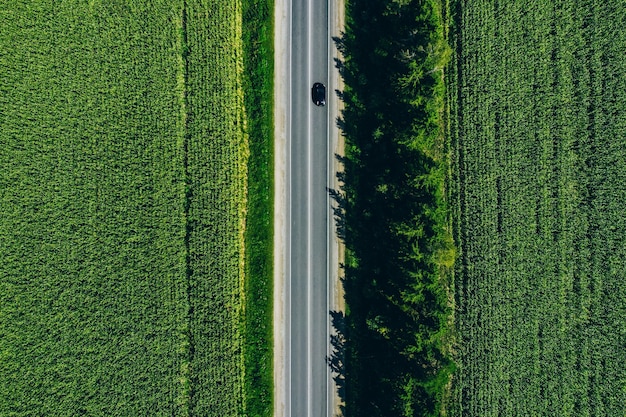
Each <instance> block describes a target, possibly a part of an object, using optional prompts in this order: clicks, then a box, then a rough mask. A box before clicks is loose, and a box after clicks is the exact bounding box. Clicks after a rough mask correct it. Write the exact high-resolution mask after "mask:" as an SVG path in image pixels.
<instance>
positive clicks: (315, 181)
mask: <svg viewBox="0 0 626 417" xmlns="http://www.w3.org/2000/svg"><path fill="white" fill-rule="evenodd" d="M330 1H332V0H292V1H291V2H290V13H289V14H290V34H291V37H290V48H289V51H290V52H289V55H290V59H289V71H288V72H289V80H285V81H288V82H289V85H290V88H289V90H290V93H289V96H290V97H289V102H290V105H289V106H288V117H287V184H286V188H287V206H288V216H287V254H286V258H287V266H286V275H287V276H286V286H287V327H288V328H287V329H286V338H287V344H288V346H287V352H286V354H287V355H286V356H287V358H286V364H287V370H286V373H287V378H286V379H287V380H286V383H287V387H286V388H287V389H286V391H287V399H286V404H285V406H286V410H285V415H286V416H292V417H296V416H297V417H322V416H323V417H327V416H332V415H334V413H333V411H334V410H333V398H332V397H333V396H332V392H333V391H332V381H331V379H330V374H329V369H328V366H327V365H326V357H327V354H328V342H329V330H330V329H329V314H328V312H329V309H330V307H329V273H330V274H332V272H331V271H332V270H334V269H336V268H334V266H332V265H331V262H330V261H329V259H332V256H329V250H330V249H331V246H332V243H331V242H330V241H331V240H332V235H331V234H332V233H333V230H334V228H333V227H332V225H331V223H330V221H332V216H331V214H330V199H329V196H328V192H327V187H328V186H329V185H330V184H332V181H331V179H332V173H331V172H330V171H331V170H332V169H331V166H332V161H331V159H332V157H333V153H332V151H331V152H329V149H333V147H332V144H331V143H329V142H330V136H331V135H329V130H330V128H331V125H330V123H333V122H332V120H329V118H330V117H332V112H331V111H332V109H333V106H334V102H333V99H334V92H333V89H334V87H333V86H332V85H330V84H329V81H332V80H331V79H330V78H329V66H330V65H329V64H330V63H329V55H330V51H331V45H330V43H329V42H330V37H329V2H330ZM288 3H289V2H288ZM314 82H322V83H324V84H325V85H326V87H327V102H328V105H327V106H325V107H317V106H315V105H314V104H313V102H312V100H311V86H312V85H313V83H314Z"/></svg>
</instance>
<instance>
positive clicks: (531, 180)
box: [447, 0, 626, 417]
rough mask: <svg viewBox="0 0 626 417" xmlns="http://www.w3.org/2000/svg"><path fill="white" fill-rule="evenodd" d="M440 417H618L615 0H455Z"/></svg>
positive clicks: (622, 231) (623, 219)
mask: <svg viewBox="0 0 626 417" xmlns="http://www.w3.org/2000/svg"><path fill="white" fill-rule="evenodd" d="M451 3H452V4H451V7H450V10H451V14H452V18H453V21H452V24H453V31H452V35H451V45H452V46H453V48H454V49H455V51H456V54H455V56H454V60H453V65H452V66H451V68H450V71H448V74H447V82H448V103H449V105H450V110H451V112H450V114H451V122H450V126H449V128H450V134H451V136H450V137H451V141H452V142H451V145H452V148H451V149H452V151H453V178H452V182H451V185H452V188H451V195H452V196H453V201H455V202H456V204H455V206H456V211H455V214H454V218H455V225H456V228H455V237H456V239H457V242H458V244H459V248H458V250H459V255H460V256H459V259H458V262H457V267H456V280H455V286H456V324H457V332H458V334H457V338H458V340H457V342H458V352H457V355H458V359H457V363H458V370H457V373H456V375H455V380H454V390H453V398H452V400H453V401H452V405H451V406H450V407H449V410H448V411H449V415H451V416H481V417H488V416H559V417H566V416H573V417H574V416H575V417H582V416H623V415H624V410H625V407H626V371H625V370H624V369H625V368H624V361H625V360H626V321H625V318H626V272H625V271H626V243H625V242H626V216H625V215H624V213H625V210H624V207H626V162H625V160H626V158H625V157H626V117H625V112H624V109H625V108H626V77H625V74H626V59H625V56H626V5H625V4H624V3H623V2H619V1H618V2H605V1H582V2H581V1H576V2H575V1H569V0H558V1H547V0H531V1H526V0H524V1H521V0H512V1H508V2H498V1H492V0H480V1H461V0H454V1H452V2H451Z"/></svg>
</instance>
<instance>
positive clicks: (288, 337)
mask: <svg viewBox="0 0 626 417" xmlns="http://www.w3.org/2000/svg"><path fill="white" fill-rule="evenodd" d="M285 3H286V4H287V8H288V21H289V23H288V29H287V30H288V31H289V32H288V33H289V36H288V37H289V41H288V42H289V50H288V52H287V53H288V54H289V59H288V60H287V61H288V66H289V71H288V72H287V74H288V75H287V79H288V83H287V85H288V86H289V88H288V90H289V92H288V97H287V106H288V107H289V110H288V111H287V112H286V113H287V114H286V117H287V154H286V157H287V160H288V163H287V167H288V168H287V172H286V173H285V175H286V177H287V181H289V184H288V185H287V187H286V188H287V190H288V191H287V193H288V196H287V202H286V206H287V222H286V223H287V224H286V229H287V230H286V232H287V233H286V235H287V240H288V244H287V249H286V256H287V267H286V272H287V275H288V277H289V278H288V282H286V285H287V289H286V295H285V296H286V297H287V303H286V304H287V311H286V317H285V321H286V322H287V326H286V327H287V329H286V337H285V340H284V341H283V343H286V344H287V358H286V363H287V366H286V372H287V375H286V382H287V387H288V391H287V392H286V393H285V412H286V417H290V416H291V392H292V381H291V358H292V356H291V350H292V349H291V279H292V275H291V216H292V213H291V187H292V185H293V184H292V178H291V172H292V171H291V165H292V160H291V141H292V136H291V135H292V128H291V112H292V105H291V103H292V96H293V94H292V91H293V88H292V84H291V83H292V78H293V77H292V60H293V55H292V51H293V36H292V35H293V32H292V30H293V11H292V7H291V1H286V2H285Z"/></svg>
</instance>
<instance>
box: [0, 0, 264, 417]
mask: <svg viewBox="0 0 626 417" xmlns="http://www.w3.org/2000/svg"><path fill="white" fill-rule="evenodd" d="M0 3H1V4H0V75H1V76H2V83H0V166H1V167H2V169H1V170H0V415H2V416H41V415H45V416H57V415H58V416H77V415H90V416H141V415H150V416H160V415H163V416H165V415H167V416H195V415H197V416H235V415H243V414H244V413H245V410H246V408H247V407H248V404H247V402H246V394H245V386H244V381H245V379H246V377H247V374H246V367H245V366H244V357H245V345H246V340H245V334H244V333H245V332H244V328H245V316H244V304H245V301H246V296H245V294H244V288H245V285H246V275H245V273H244V271H245V270H246V264H245V259H246V258H245V256H246V255H245V252H246V250H245V245H244V244H245V239H244V237H245V225H246V220H247V218H246V210H247V209H248V202H247V191H246V190H247V179H248V158H249V153H250V151H249V141H248V135H247V131H246V126H247V120H246V109H245V106H244V79H243V78H244V77H243V73H244V58H243V36H242V31H243V29H242V5H241V2H240V1H237V0H220V1H208V0H207V1H201V0H193V1H192V0H187V1H184V0H178V1H176V0H175V1H165V0H155V1H150V2H148V1H132V2H126V1H97V0H94V1H88V2H87V1H85V2H79V1H66V2H57V1H49V0H41V1H37V2H27V1H17V0H5V1H2V2H0ZM247 342H248V343H250V341H249V340H248V341H247ZM266 384H267V382H266Z"/></svg>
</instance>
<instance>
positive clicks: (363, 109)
mask: <svg viewBox="0 0 626 417" xmlns="http://www.w3.org/2000/svg"><path fill="white" fill-rule="evenodd" d="M336 42H337V45H338V47H339V50H340V52H341V53H342V55H343V59H342V61H341V62H339V63H338V66H339V70H340V73H341V76H342V77H343V79H344V82H345V89H344V91H342V92H340V98H341V99H342V100H343V102H344V105H345V110H343V112H342V115H341V117H340V120H339V125H340V127H341V129H342V131H343V134H344V135H345V140H346V145H345V149H346V150H345V157H342V158H341V161H342V163H343V167H344V170H343V172H342V173H340V176H339V179H340V182H341V189H340V190H334V191H331V193H332V195H333V196H334V198H335V200H336V202H337V210H336V217H337V224H338V230H339V234H340V236H341V237H342V238H343V240H344V242H345V247H346V260H345V265H344V274H345V276H344V278H343V285H344V290H345V300H346V313H345V315H343V314H341V313H337V312H335V313H333V314H332V315H333V322H334V326H335V328H336V330H337V332H338V334H337V336H336V337H333V339H332V342H333V344H334V347H335V351H334V354H333V356H332V357H331V358H329V362H330V366H331V367H332V368H333V370H334V371H335V372H336V381H337V383H338V385H339V394H340V396H341V397H342V399H343V401H344V409H343V414H344V415H345V416H385V417H387V416H435V415H439V413H440V412H441V410H442V407H443V403H444V395H445V392H446V387H447V386H448V385H449V381H450V375H451V373H452V372H453V370H454V368H455V365H454V363H453V361H452V360H451V352H450V346H451V336H452V312H453V310H452V297H451V296H449V294H450V291H451V277H452V275H451V274H452V265H453V264H454V257H455V250H454V246H453V244H452V237H451V228H450V224H449V221H450V218H449V211H448V202H447V200H446V192H445V187H444V184H445V179H446V175H447V174H448V159H447V154H446V148H445V144H444V139H443V126H444V121H443V120H444V118H443V114H444V96H445V94H444V85H443V68H444V66H445V64H446V62H447V60H448V58H449V56H450V48H449V47H448V46H447V45H446V43H445V41H444V22H443V18H442V10H441V6H440V4H439V2H438V1H435V0H432V1H405V2H397V1H391V0H383V1H381V0H376V1H368V0H351V1H349V2H348V4H347V10H346V29H345V33H344V34H343V36H342V37H341V39H337V40H336Z"/></svg>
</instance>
